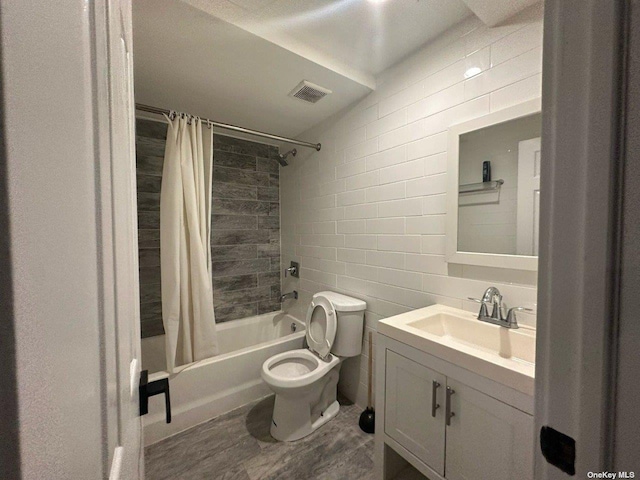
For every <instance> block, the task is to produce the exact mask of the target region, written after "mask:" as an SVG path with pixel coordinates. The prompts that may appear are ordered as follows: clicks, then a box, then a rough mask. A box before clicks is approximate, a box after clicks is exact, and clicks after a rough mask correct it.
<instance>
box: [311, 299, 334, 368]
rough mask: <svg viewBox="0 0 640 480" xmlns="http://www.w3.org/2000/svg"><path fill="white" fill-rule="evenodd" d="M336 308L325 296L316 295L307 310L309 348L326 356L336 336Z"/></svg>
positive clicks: (321, 355)
mask: <svg viewBox="0 0 640 480" xmlns="http://www.w3.org/2000/svg"><path fill="white" fill-rule="evenodd" d="M336 325H337V320H336V310H335V308H334V307H333V304H332V303H331V302H330V301H329V300H327V299H326V298H325V297H322V296H318V297H315V298H314V299H313V300H312V301H311V304H310V305H309V310H308V311H307V322H306V327H307V328H306V336H307V343H308V344H309V348H310V349H311V350H312V351H314V352H316V353H317V354H318V355H320V357H322V358H324V357H326V356H327V355H328V354H329V352H330V351H331V347H333V341H334V340H335V338H336Z"/></svg>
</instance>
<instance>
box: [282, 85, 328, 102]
mask: <svg viewBox="0 0 640 480" xmlns="http://www.w3.org/2000/svg"><path fill="white" fill-rule="evenodd" d="M330 93H331V90H329V89H328V88H323V87H321V86H319V85H316V84H314V83H311V82H307V81H306V80H303V81H301V82H300V83H299V84H298V85H297V86H296V88H294V89H293V90H291V92H289V96H290V97H294V98H298V99H300V100H303V101H305V102H309V103H316V102H317V101H318V100H320V99H322V98H323V97H326V96H327V95H329V94H330Z"/></svg>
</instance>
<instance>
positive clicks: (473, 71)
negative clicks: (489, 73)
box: [464, 67, 482, 78]
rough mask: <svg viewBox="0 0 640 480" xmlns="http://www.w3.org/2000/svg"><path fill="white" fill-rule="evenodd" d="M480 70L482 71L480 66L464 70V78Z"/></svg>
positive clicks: (473, 75)
mask: <svg viewBox="0 0 640 480" xmlns="http://www.w3.org/2000/svg"><path fill="white" fill-rule="evenodd" d="M480 72H482V69H481V68H480V67H471V68H469V69H468V70H467V71H466V72H464V78H471V77H475V76H476V75H478V74H479V73H480Z"/></svg>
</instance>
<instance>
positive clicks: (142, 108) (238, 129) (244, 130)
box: [136, 103, 322, 151]
mask: <svg viewBox="0 0 640 480" xmlns="http://www.w3.org/2000/svg"><path fill="white" fill-rule="evenodd" d="M136 110H140V111H143V112H149V113H156V114H158V115H162V114H165V115H169V114H170V113H171V111H170V110H167V109H165V108H158V107H152V106H150V105H143V104H142V103H136ZM201 120H202V121H203V122H206V123H208V124H209V125H212V126H214V127H219V128H224V129H225V130H233V131H235V132H242V133H248V134H249V135H255V136H257V137H264V138H270V139H271V140H278V141H281V142H287V143H292V144H294V145H300V146H301V147H309V148H315V149H316V150H318V151H320V148H321V147H322V145H321V144H320V143H311V142H304V141H302V140H296V139H294V138H287V137H281V136H280V135H274V134H272V133H265V132H259V131H257V130H251V129H249V128H244V127H237V126H236V125H230V124H228V123H220V122H215V121H213V120H209V119H208V118H201Z"/></svg>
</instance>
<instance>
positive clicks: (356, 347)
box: [314, 292, 367, 357]
mask: <svg viewBox="0 0 640 480" xmlns="http://www.w3.org/2000/svg"><path fill="white" fill-rule="evenodd" d="M316 295H317V296H323V297H325V298H326V299H327V300H329V301H330V302H331V303H332V304H333V308H335V310H336V316H337V322H336V323H337V325H336V338H335V340H334V342H333V347H332V348H331V353H333V354H334V355H337V356H339V357H355V356H356V355H360V352H361V351H362V336H363V334H364V311H365V309H366V308H367V302H365V301H364V300H360V299H358V298H353V297H349V296H347V295H342V294H341V293H336V292H320V293H316ZM316 295H314V297H315V296H316Z"/></svg>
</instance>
